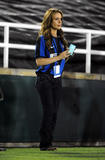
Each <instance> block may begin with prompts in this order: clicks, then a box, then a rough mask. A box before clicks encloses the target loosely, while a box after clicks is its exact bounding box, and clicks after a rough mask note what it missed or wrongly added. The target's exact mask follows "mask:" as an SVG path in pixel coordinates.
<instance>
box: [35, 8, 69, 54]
mask: <svg viewBox="0 0 105 160" xmlns="http://www.w3.org/2000/svg"><path fill="white" fill-rule="evenodd" d="M55 13H60V14H61V16H62V18H63V13H62V11H61V10H59V9H57V8H50V9H48V10H47V11H46V12H45V14H44V18H43V21H42V23H41V29H40V31H39V34H38V37H39V36H40V35H43V36H44V38H45V40H46V46H47V48H48V50H49V51H50V48H51V43H52V42H51V23H52V17H53V14H55ZM57 35H58V36H59V37H60V39H61V41H62V43H63V45H64V47H65V49H66V48H67V47H68V42H67V41H66V40H65V39H64V34H63V30H62V29H60V30H58V31H57Z"/></svg>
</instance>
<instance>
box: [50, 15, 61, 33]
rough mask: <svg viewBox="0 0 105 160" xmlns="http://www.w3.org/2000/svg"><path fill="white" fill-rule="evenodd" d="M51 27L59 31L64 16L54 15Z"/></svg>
mask: <svg viewBox="0 0 105 160" xmlns="http://www.w3.org/2000/svg"><path fill="white" fill-rule="evenodd" d="M51 26H52V28H53V29H56V30H59V29H61V27H62V15H61V14H60V13H59V12H58V13H55V14H53V16H52V23H51Z"/></svg>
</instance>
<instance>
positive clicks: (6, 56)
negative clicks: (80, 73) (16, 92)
mask: <svg viewBox="0 0 105 160" xmlns="http://www.w3.org/2000/svg"><path fill="white" fill-rule="evenodd" d="M0 27H4V42H2V43H0V48H4V51H3V67H4V68H8V64H9V49H10V48H15V49H27V50H35V45H24V44H13V43H9V29H10V28H23V29H31V30H39V29H40V26H39V25H33V24H32V25H31V24H21V23H7V22H0ZM62 29H63V31H64V32H68V33H79V34H85V35H86V49H80V48H77V49H76V50H75V53H77V54H86V64H85V72H86V73H91V55H92V54H93V55H103V56H105V51H102V50H91V43H92V34H94V35H104V36H105V31H98V30H90V29H78V28H77V29H76V28H67V27H63V28H62Z"/></svg>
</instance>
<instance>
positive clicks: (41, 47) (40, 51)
mask: <svg viewBox="0 0 105 160" xmlns="http://www.w3.org/2000/svg"><path fill="white" fill-rule="evenodd" d="M39 57H45V40H44V37H43V36H40V37H39V38H38V40H37V42H36V50H35V58H39Z"/></svg>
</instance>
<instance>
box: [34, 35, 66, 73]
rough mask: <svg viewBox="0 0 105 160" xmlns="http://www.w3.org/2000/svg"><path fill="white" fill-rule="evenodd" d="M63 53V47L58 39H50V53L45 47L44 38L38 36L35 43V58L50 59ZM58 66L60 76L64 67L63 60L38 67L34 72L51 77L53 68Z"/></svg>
mask: <svg viewBox="0 0 105 160" xmlns="http://www.w3.org/2000/svg"><path fill="white" fill-rule="evenodd" d="M63 51H64V45H63V43H62V42H61V40H60V38H55V37H52V45H51V53H50V52H49V51H48V49H47V47H46V43H45V39H44V36H40V37H39V39H38V40H37V43H36V50H35V58H41V57H42V58H51V57H54V56H57V55H59V54H60V53H61V52H63ZM58 64H59V65H60V74H61V75H62V72H63V69H64V65H65V59H62V60H60V61H57V62H55V63H53V64H48V65H44V66H39V67H38V68H37V70H36V73H49V74H51V75H54V70H53V66H56V65H58Z"/></svg>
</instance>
